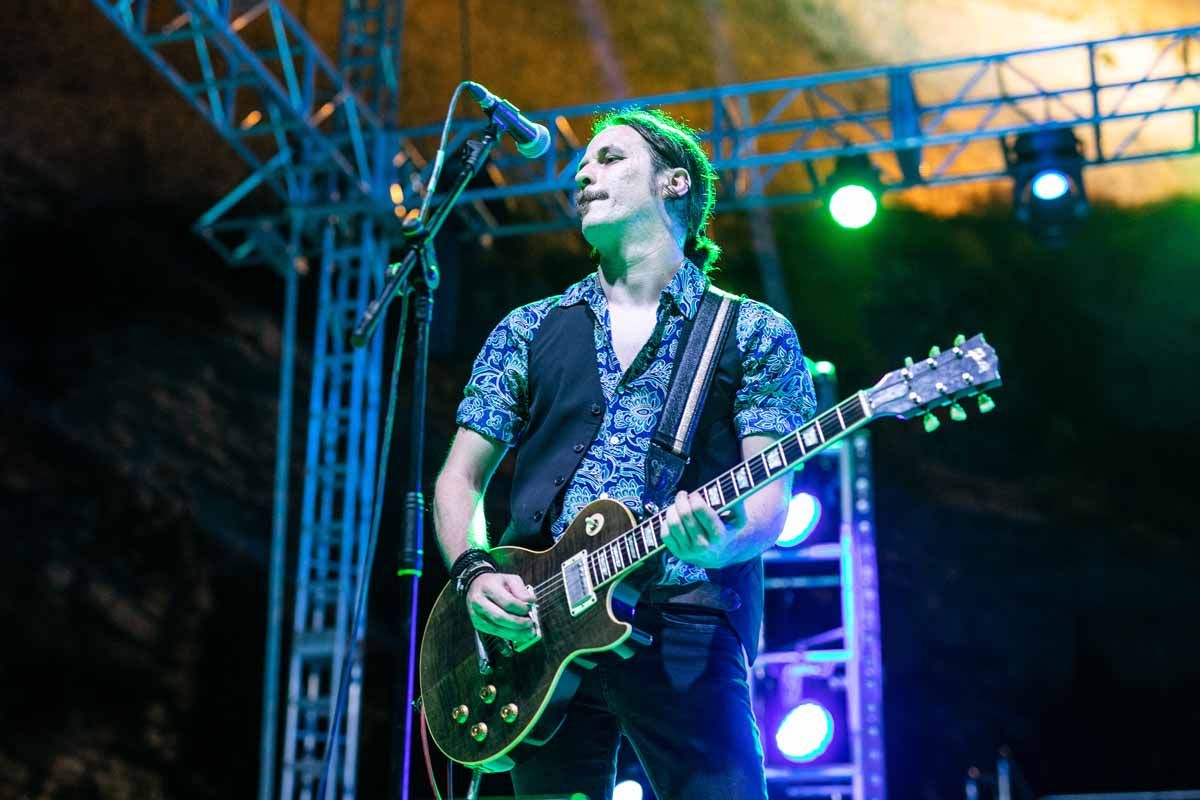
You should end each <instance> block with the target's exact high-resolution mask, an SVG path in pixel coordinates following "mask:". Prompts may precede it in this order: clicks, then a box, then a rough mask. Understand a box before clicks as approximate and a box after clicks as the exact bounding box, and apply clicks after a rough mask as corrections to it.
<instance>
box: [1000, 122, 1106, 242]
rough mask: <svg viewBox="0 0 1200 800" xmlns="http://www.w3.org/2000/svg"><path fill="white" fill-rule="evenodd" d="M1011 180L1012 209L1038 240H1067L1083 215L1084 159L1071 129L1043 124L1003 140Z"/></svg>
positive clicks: (1084, 212)
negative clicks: (1039, 128) (1041, 126)
mask: <svg viewBox="0 0 1200 800" xmlns="http://www.w3.org/2000/svg"><path fill="white" fill-rule="evenodd" d="M1004 156H1005V161H1006V163H1007V164H1008V174H1009V175H1011V176H1012V179H1013V211H1014V214H1015V215H1016V218H1017V219H1018V220H1020V221H1021V222H1023V223H1025V224H1026V225H1028V226H1029V230H1030V232H1031V233H1033V235H1034V236H1036V237H1037V238H1038V239H1041V240H1042V241H1043V242H1045V243H1047V244H1050V245H1061V244H1064V243H1065V242H1066V239H1067V238H1068V236H1069V235H1070V232H1071V228H1072V226H1073V225H1074V224H1075V223H1076V222H1078V221H1079V220H1080V219H1082V218H1083V217H1085V216H1087V213H1088V201H1087V194H1086V192H1085V191H1084V188H1083V164H1084V158H1083V153H1082V150H1081V147H1080V143H1079V139H1078V137H1076V136H1075V132H1074V131H1073V130H1071V129H1070V128H1066V127H1060V128H1044V129H1042V130H1037V131H1030V132H1028V133H1020V134H1017V135H1016V136H1015V137H1014V138H1013V139H1012V140H1007V139H1006V140H1005V141H1004Z"/></svg>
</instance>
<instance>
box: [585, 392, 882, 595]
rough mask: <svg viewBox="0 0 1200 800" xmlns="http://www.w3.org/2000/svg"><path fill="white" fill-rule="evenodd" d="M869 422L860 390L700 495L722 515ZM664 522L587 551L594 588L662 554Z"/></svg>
mask: <svg viewBox="0 0 1200 800" xmlns="http://www.w3.org/2000/svg"><path fill="white" fill-rule="evenodd" d="M870 420H871V412H870V409H869V408H868V406H867V396H866V393H865V392H858V393H857V394H855V395H854V396H853V397H849V398H847V399H846V400H843V401H842V402H841V403H840V404H838V405H836V406H834V407H833V408H831V409H829V410H828V411H826V412H824V413H823V414H820V415H818V416H817V417H815V418H814V419H812V420H810V421H809V422H808V423H806V424H805V425H803V426H801V427H800V428H798V429H797V430H795V431H793V432H792V433H789V434H787V435H786V436H784V437H783V438H781V439H778V440H777V441H776V442H775V443H774V444H772V445H771V446H770V447H767V448H766V449H765V450H763V451H761V452H759V453H757V454H756V455H753V456H750V458H748V459H746V460H745V461H743V462H741V463H740V464H738V465H737V466H735V467H734V468H733V469H731V470H729V471H728V472H724V473H722V474H721V475H718V476H717V477H716V478H714V479H712V480H711V481H709V482H708V483H706V484H704V485H703V486H701V487H700V488H699V489H697V490H696V492H697V493H699V494H702V495H703V496H704V497H705V498H706V499H707V500H708V504H709V505H710V506H712V507H713V508H714V509H716V510H717V511H718V512H720V511H724V510H725V509H727V508H729V507H730V506H733V505H734V504H736V503H739V502H741V501H742V500H745V499H746V498H747V497H749V496H750V495H752V494H754V493H755V492H757V491H758V490H759V489H761V488H763V487H764V486H766V485H767V484H768V483H770V482H771V481H773V480H775V479H776V478H778V477H780V476H781V475H784V474H785V473H787V472H789V471H791V470H793V469H795V468H796V467H797V466H799V465H800V464H803V463H804V462H805V461H807V460H808V459H809V458H810V457H812V456H813V455H816V454H817V453H819V452H820V451H821V450H823V449H825V447H827V446H829V445H830V444H832V443H833V442H835V441H837V440H838V439H841V438H842V437H844V436H845V435H846V434H848V433H850V432H851V431H853V430H855V429H857V428H860V427H862V426H863V425H866V424H867V423H868V422H870ZM666 524H667V518H666V512H665V511H663V512H659V513H657V514H653V515H652V516H650V517H648V518H646V519H645V520H643V521H642V522H640V523H639V524H638V525H635V526H634V527H633V528H631V529H630V530H628V531H627V532H625V533H623V534H621V535H620V536H618V537H616V538H615V539H613V540H612V541H610V542H607V543H606V544H604V545H602V546H601V547H599V548H597V549H596V550H594V551H592V552H590V553H588V559H587V560H588V569H589V570H590V572H591V578H592V585H593V586H596V587H599V586H601V585H602V584H605V583H607V582H609V581H611V580H613V579H615V578H618V577H620V576H621V575H623V574H625V573H627V572H629V571H631V570H633V569H634V568H635V567H638V566H639V565H641V564H642V563H643V562H645V561H646V560H648V559H649V558H651V557H652V556H654V555H655V554H657V553H658V552H659V551H661V550H662V549H663V547H664V545H663V543H662V534H663V532H664V530H665V529H666Z"/></svg>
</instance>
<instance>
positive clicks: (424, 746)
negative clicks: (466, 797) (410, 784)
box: [421, 703, 454, 800]
mask: <svg viewBox="0 0 1200 800" xmlns="http://www.w3.org/2000/svg"><path fill="white" fill-rule="evenodd" d="M421 750H422V752H424V754H425V774H426V776H428V778H429V786H430V788H432V789H433V797H434V800H442V793H441V792H440V791H438V785H437V778H435V777H434V775H433V759H432V758H430V756H429V725H428V723H426V721H425V704H424V703H422V704H421ZM452 768H453V767H451V766H450V765H449V764H447V765H446V770H447V775H449V770H450V769H452ZM449 800H454V798H453V796H451V797H450V798H449Z"/></svg>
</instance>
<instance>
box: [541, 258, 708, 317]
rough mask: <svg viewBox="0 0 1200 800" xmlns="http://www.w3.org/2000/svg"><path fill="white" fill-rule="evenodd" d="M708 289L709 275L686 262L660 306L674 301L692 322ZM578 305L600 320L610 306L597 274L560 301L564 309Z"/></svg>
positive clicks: (675, 275)
mask: <svg viewBox="0 0 1200 800" xmlns="http://www.w3.org/2000/svg"><path fill="white" fill-rule="evenodd" d="M707 288H708V278H707V277H706V276H705V274H704V273H703V272H702V271H701V270H700V268H699V267H697V266H696V265H695V264H693V263H692V262H691V260H690V259H684V261H683V263H682V264H680V265H679V269H677V270H675V274H674V275H672V276H671V280H670V281H668V283H667V285H666V286H665V287H663V291H662V295H661V296H660V300H659V302H667V301H670V302H671V303H673V304H674V306H675V308H676V309H678V310H679V312H680V313H681V314H683V315H684V316H685V317H687V318H688V319H691V318H692V317H693V316H695V315H696V309H697V308H698V307H699V305H700V298H701V297H702V296H703V295H704V290H705V289H707ZM576 303H587V304H588V305H589V306H590V307H591V308H592V310H593V311H594V312H596V313H597V318H598V317H599V312H600V309H603V308H605V307H606V306H607V305H608V299H607V298H606V297H605V296H604V289H603V288H602V287H601V286H600V278H599V276H598V275H597V273H595V272H593V273H591V274H590V275H588V276H587V277H586V278H584V279H583V280H581V281H579V282H577V283H573V284H571V286H569V287H567V290H566V291H565V292H563V295H562V299H561V300H559V301H558V304H559V305H560V306H572V305H575V304H576Z"/></svg>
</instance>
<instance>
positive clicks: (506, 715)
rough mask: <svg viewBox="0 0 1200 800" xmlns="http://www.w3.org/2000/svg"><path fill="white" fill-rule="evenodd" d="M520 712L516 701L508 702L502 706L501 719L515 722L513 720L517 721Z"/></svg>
mask: <svg viewBox="0 0 1200 800" xmlns="http://www.w3.org/2000/svg"><path fill="white" fill-rule="evenodd" d="M518 713H520V712H519V711H518V710H517V704H516V703H508V704H507V705H505V706H503V707H501V709H500V719H502V720H504V721H505V722H508V723H513V722H516V721H517V714H518Z"/></svg>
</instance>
